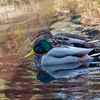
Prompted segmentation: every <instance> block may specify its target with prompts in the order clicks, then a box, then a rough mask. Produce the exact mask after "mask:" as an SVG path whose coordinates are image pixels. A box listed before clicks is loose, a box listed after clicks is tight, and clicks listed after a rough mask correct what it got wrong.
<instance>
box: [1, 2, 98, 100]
mask: <svg viewBox="0 0 100 100" xmlns="http://www.w3.org/2000/svg"><path fill="white" fill-rule="evenodd" d="M5 1H6V2H3V0H2V2H0V9H1V11H0V16H1V18H0V100H99V99H100V82H99V81H100V57H98V58H95V59H93V60H92V61H87V62H84V63H83V64H82V65H79V63H72V64H63V65H55V66H41V67H42V69H43V70H42V71H39V70H37V69H36V68H35V65H34V64H33V61H34V57H30V58H27V59H24V56H25V55H26V54H27V53H28V52H29V51H30V50H31V49H32V46H31V45H30V43H31V42H32V41H33V40H34V39H35V35H36V32H37V31H39V30H40V29H43V28H46V29H49V30H51V32H52V33H53V34H56V33H59V32H70V33H71V34H82V35H86V36H88V37H90V38H92V39H100V33H99V25H94V26H95V28H94V26H91V25H90V26H87V27H85V28H83V27H81V25H80V21H79V19H80V17H81V16H80V15H78V13H77V11H75V10H76V9H72V6H70V7H67V9H65V8H64V9H62V10H61V11H60V8H59V3H57V0H25V1H23V0H22V1H20V0H15V1H16V2H15V1H14V0H11V3H9V2H8V1H9V0H8V1H7V0H5ZM58 1H59V0H58ZM60 3H61V2H60ZM70 3H71V2H70ZM55 4H57V5H55ZM33 5H34V6H33ZM73 6H75V3H74V2H73ZM75 7H76V6H75ZM68 8H69V9H71V12H69V9H68ZM76 15H77V16H76ZM77 18H78V20H76V19H77ZM73 19H75V20H73ZM88 27H89V28H88ZM91 27H92V28H93V29H92V28H91ZM84 32H86V33H87V32H88V33H87V34H84ZM93 32H94V33H93ZM96 45H97V46H100V43H99V44H96Z"/></svg>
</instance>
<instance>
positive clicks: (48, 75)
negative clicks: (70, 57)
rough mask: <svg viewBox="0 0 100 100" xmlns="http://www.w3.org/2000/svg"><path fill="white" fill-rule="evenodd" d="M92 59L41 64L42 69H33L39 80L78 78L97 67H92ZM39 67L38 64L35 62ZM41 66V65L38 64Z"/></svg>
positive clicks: (46, 81) (48, 81)
mask: <svg viewBox="0 0 100 100" xmlns="http://www.w3.org/2000/svg"><path fill="white" fill-rule="evenodd" d="M90 62H91V61H85V62H83V63H78V62H75V63H71V64H61V65H48V66H41V70H31V72H32V73H34V75H35V76H36V78H37V79H38V80H40V81H41V82H43V83H50V82H51V81H53V80H54V79H55V78H76V77H79V76H80V75H83V74H87V73H89V72H90V71H92V70H94V69H95V68H94V67H93V68H90V67H89V64H90ZM35 67H36V68H37V65H36V64H35ZM38 67H39V65H38Z"/></svg>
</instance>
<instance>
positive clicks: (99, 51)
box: [88, 49, 100, 57]
mask: <svg viewBox="0 0 100 100" xmlns="http://www.w3.org/2000/svg"><path fill="white" fill-rule="evenodd" d="M88 55H90V56H92V57H99V56H100V49H93V50H92V51H91V52H89V53H88Z"/></svg>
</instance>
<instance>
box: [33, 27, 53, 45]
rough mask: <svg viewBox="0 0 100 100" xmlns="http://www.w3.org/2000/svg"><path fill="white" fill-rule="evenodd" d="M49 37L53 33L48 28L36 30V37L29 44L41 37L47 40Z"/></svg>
mask: <svg viewBox="0 0 100 100" xmlns="http://www.w3.org/2000/svg"><path fill="white" fill-rule="evenodd" d="M51 37H53V35H52V33H51V32H50V31H49V30H47V29H42V30H40V31H38V32H37V34H36V39H35V40H34V41H33V42H32V43H31V45H34V43H36V42H37V41H38V40H41V39H44V40H48V39H50V38H51Z"/></svg>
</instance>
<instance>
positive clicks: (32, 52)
mask: <svg viewBox="0 0 100 100" xmlns="http://www.w3.org/2000/svg"><path fill="white" fill-rule="evenodd" d="M34 54H36V52H34V50H32V51H31V52H30V53H29V54H27V55H26V56H25V57H24V58H28V57H30V56H32V55H34Z"/></svg>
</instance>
